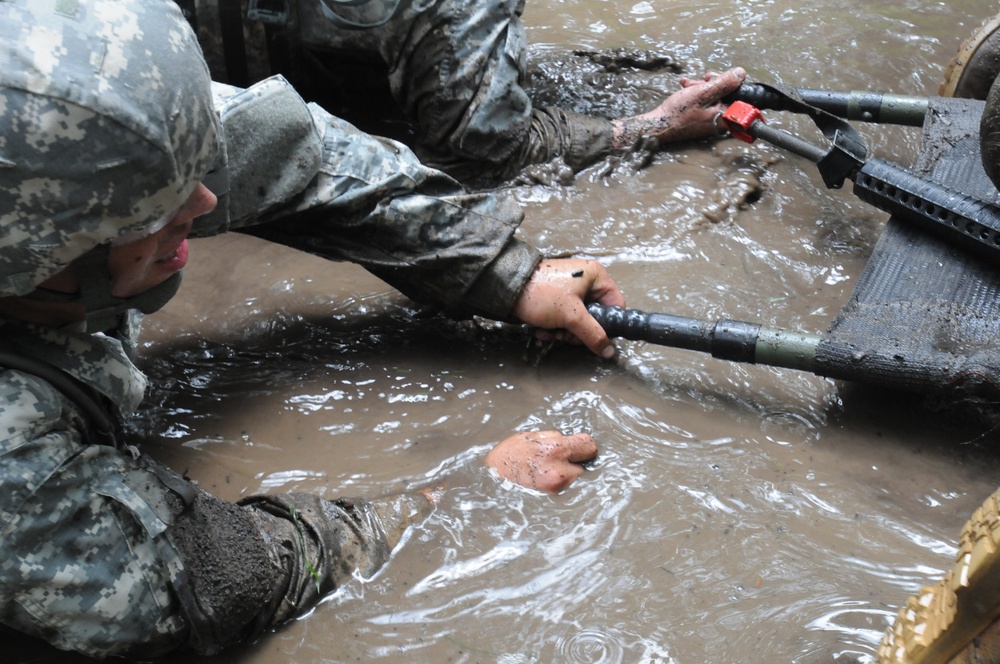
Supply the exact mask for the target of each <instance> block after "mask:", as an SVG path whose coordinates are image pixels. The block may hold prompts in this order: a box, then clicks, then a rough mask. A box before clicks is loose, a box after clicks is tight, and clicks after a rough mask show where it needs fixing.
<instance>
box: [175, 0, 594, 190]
mask: <svg viewBox="0 0 1000 664" xmlns="http://www.w3.org/2000/svg"><path fill="white" fill-rule="evenodd" d="M178 1H179V3H180V4H182V5H184V6H186V7H187V8H188V10H189V13H190V16H189V18H190V19H191V20H192V22H193V23H194V24H195V25H197V28H198V30H197V32H198V39H199V41H200V42H201V44H202V47H203V48H204V50H205V55H206V59H207V60H208V63H209V66H210V68H211V71H212V75H213V78H215V80H218V81H224V82H229V83H235V84H239V85H246V84H248V83H252V82H254V81H258V80H260V79H261V78H263V77H265V76H268V75H270V74H274V73H280V74H282V75H284V76H285V77H286V78H288V79H289V80H290V81H291V82H292V83H293V85H295V87H296V88H298V89H300V90H302V91H303V92H304V94H305V95H306V96H308V97H309V98H311V99H315V100H316V101H317V102H319V103H320V104H322V105H324V106H326V107H327V108H330V109H337V108H341V107H347V108H348V110H350V107H351V106H355V107H357V106H358V105H359V104H363V103H364V100H363V99H357V98H348V99H344V91H343V90H341V87H342V84H343V83H345V82H348V84H349V85H350V84H351V83H350V82H351V81H352V78H354V77H366V76H369V75H370V74H371V69H370V68H369V67H366V66H364V65H365V63H366V62H377V63H379V64H380V65H381V66H382V67H383V68H384V69H385V70H387V77H388V84H389V87H390V88H391V92H392V96H393V98H394V99H395V101H396V103H397V104H398V106H399V109H400V110H401V111H402V113H403V115H404V116H405V117H406V118H408V119H409V120H410V121H411V122H412V123H413V124H414V126H415V130H416V137H415V138H416V140H415V142H414V148H415V149H416V151H417V152H418V154H419V155H420V157H421V159H422V160H423V161H424V162H425V163H427V164H429V165H432V166H434V167H436V168H440V169H442V170H444V171H446V172H448V173H450V174H452V175H453V176H455V177H459V178H461V179H483V178H486V179H493V180H496V179H504V178H509V177H510V176H512V175H514V174H516V173H517V172H518V171H520V170H521V169H523V168H524V167H525V166H528V165H530V164H536V163H542V162H548V161H550V160H552V159H554V158H557V157H561V158H562V159H563V160H564V161H565V162H566V163H567V164H569V165H570V166H572V167H573V168H582V167H584V166H586V165H588V164H590V163H592V162H594V161H595V160H597V159H599V158H600V157H602V156H604V155H606V154H608V153H609V152H610V151H611V148H612V127H611V123H610V122H609V121H608V120H606V119H603V118H596V117H590V116H585V115H580V114H576V113H570V112H568V111H565V110H562V109H559V108H555V107H544V108H537V107H535V106H534V105H533V104H532V101H531V99H530V98H529V96H528V94H527V92H526V90H525V89H524V87H523V83H524V79H525V55H526V52H527V38H526V36H525V29H524V25H523V23H522V21H521V12H522V11H523V9H524V0H492V1H489V2H485V1H484V0H433V1H430V2H423V1H420V2H415V1H412V0H369V2H366V3H357V4H356V5H354V6H348V5H347V3H339V4H338V3H334V2H323V0H284V1H282V2H272V3H268V6H269V7H270V6H273V7H280V8H282V9H283V10H287V12H284V11H283V12H265V13H261V12H258V13H257V14H250V13H249V12H248V11H247V12H243V13H239V12H222V11H220V0H178ZM223 4H224V3H223ZM261 4H263V3H261ZM243 6H244V7H246V3H244V5H243ZM394 10H395V13H394V14H393V11H394ZM234 13H235V14H236V15H235V17H234V16H233V14H234ZM390 16H391V18H390V19H389V20H388V21H385V19H386V18H387V17H390ZM240 20H242V22H243V24H242V25H233V22H234V21H240ZM383 21H384V23H383ZM348 24H355V25H370V26H374V27H369V28H365V29H358V28H351V27H349V26H348ZM265 33H266V34H265ZM356 110H359V111H360V112H361V113H364V112H367V109H356ZM371 110H372V111H373V112H382V113H386V112H387V109H385V108H382V109H378V108H374V109H371Z"/></svg>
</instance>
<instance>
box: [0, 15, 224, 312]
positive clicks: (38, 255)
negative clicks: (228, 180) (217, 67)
mask: <svg viewBox="0 0 1000 664" xmlns="http://www.w3.org/2000/svg"><path fill="white" fill-rule="evenodd" d="M219 135H220V130H219V126H218V117H217V115H216V113H215V110H214V109H213V107H212V95H211V89H210V79H209V74H208V69H207V67H206V65H205V63H204V60H203V58H202V56H201V50H200V49H199V47H198V44H197V42H196V40H195V37H194V34H193V33H192V32H191V30H190V28H189V27H188V25H187V23H186V22H185V20H184V18H183V16H182V15H181V13H180V11H179V10H178V8H177V6H176V5H175V4H174V3H173V2H171V1H169V0H5V1H3V2H0V296H4V295H23V294H25V293H28V292H30V291H32V290H33V289H34V288H35V287H36V286H37V285H38V284H39V283H41V282H42V281H44V280H45V279H47V278H48V277H50V276H51V275H53V274H55V273H56V272H58V271H59V270H61V269H63V268H64V267H65V266H66V265H68V264H69V263H70V262H71V261H73V260H74V259H76V258H78V257H80V256H82V255H83V254H84V253H86V252H87V251H89V250H90V249H91V248H93V247H95V246H97V245H100V244H105V243H109V242H112V241H114V240H115V239H117V238H122V239H124V240H127V239H128V237H129V236H130V235H132V234H135V235H137V236H141V235H142V234H146V233H150V232H153V231H155V230H156V229H157V228H159V227H160V226H162V225H163V224H165V223H166V221H168V220H169V218H170V217H171V216H172V215H173V213H174V212H175V211H176V210H177V209H178V208H179V207H180V205H181V203H183V202H184V201H185V200H186V199H187V198H188V196H189V195H190V194H191V192H192V191H193V190H194V188H195V187H196V186H197V184H198V183H199V182H200V181H201V179H202V178H203V177H204V176H205V174H206V173H207V172H208V169H209V166H210V165H211V164H212V162H213V160H214V157H215V154H216V152H217V150H218V143H219Z"/></svg>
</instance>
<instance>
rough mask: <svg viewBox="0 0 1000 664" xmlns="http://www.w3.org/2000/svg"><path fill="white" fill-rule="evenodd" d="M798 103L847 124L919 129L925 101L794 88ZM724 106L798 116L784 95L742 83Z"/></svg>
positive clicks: (923, 99)
mask: <svg viewBox="0 0 1000 664" xmlns="http://www.w3.org/2000/svg"><path fill="white" fill-rule="evenodd" d="M790 92H791V93H794V94H795V95H797V96H798V98H799V99H798V101H800V102H804V103H805V104H807V105H809V106H812V107H814V108H818V109H820V110H823V111H826V112H827V113H830V114H831V115H836V116H837V117H841V118H845V119H847V120H859V121H862V122H875V123H885V124H897V125H905V126H909V127H921V126H923V124H924V117H925V116H926V115H927V107H928V105H929V103H930V102H929V99H928V98H927V97H912V96H907V95H895V94H888V93H882V92H864V91H860V90H853V91H851V92H831V91H828V90H811V89H808V88H794V89H793V90H791V91H790ZM722 101H723V102H725V103H727V104H731V103H732V102H734V101H744V102H746V103H748V104H750V105H751V106H756V107H757V108H759V109H768V110H772V111H793V112H798V110H799V109H798V108H797V105H796V104H795V103H794V101H793V100H792V99H791V98H790V97H789V95H787V94H782V93H780V92H778V91H776V90H775V89H773V88H771V87H769V86H766V85H761V84H759V83H744V84H743V85H741V86H740V87H739V89H737V90H736V91H735V92H733V93H732V94H730V95H728V96H726V97H724V98H723V100H722Z"/></svg>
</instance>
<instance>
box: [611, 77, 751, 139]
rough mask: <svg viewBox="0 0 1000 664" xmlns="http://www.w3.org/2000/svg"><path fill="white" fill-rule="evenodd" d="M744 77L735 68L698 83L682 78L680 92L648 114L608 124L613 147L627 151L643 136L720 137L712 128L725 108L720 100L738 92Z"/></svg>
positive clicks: (665, 137)
mask: <svg viewBox="0 0 1000 664" xmlns="http://www.w3.org/2000/svg"><path fill="white" fill-rule="evenodd" d="M746 75H747V73H746V71H744V70H743V68H742V67H735V68H733V69H730V70H728V71H725V72H723V73H721V74H715V73H709V74H706V75H705V77H704V78H703V79H700V80H699V79H691V78H682V79H681V89H680V90H679V91H677V92H675V93H674V94H672V95H670V96H669V97H667V99H666V100H664V101H663V103H662V104H660V105H659V106H657V107H656V108H655V109H653V110H652V111H650V112H649V113H643V114H642V115H636V116H633V117H629V118H622V119H620V120H614V121H612V125H613V126H614V132H615V137H614V146H615V147H616V148H625V147H628V146H630V145H633V144H635V143H636V141H638V140H639V139H640V138H642V137H643V136H650V137H655V138H658V139H659V140H661V141H664V142H672V141H690V140H697V139H699V138H707V137H710V136H717V135H719V134H720V133H724V131H723V130H721V129H720V128H719V127H718V125H717V124H716V123H717V116H718V114H719V112H720V111H724V110H725V108H726V105H725V104H724V103H722V101H721V99H722V98H723V97H725V96H726V95H728V94H729V93H731V92H734V91H735V90H736V89H737V88H739V87H740V85H742V84H743V80H744V79H745V78H746Z"/></svg>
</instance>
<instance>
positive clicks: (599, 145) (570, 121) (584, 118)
mask: <svg viewBox="0 0 1000 664" xmlns="http://www.w3.org/2000/svg"><path fill="white" fill-rule="evenodd" d="M528 131H529V134H528V140H527V141H526V144H525V154H524V160H523V163H524V165H528V164H538V163H544V162H547V161H550V160H551V159H554V158H555V157H558V156H562V158H563V160H564V161H565V162H566V164H567V165H569V166H570V167H571V168H572V169H573V170H580V169H582V168H585V167H587V166H589V165H590V164H592V163H594V162H595V161H597V160H598V159H600V158H601V157H604V156H605V155H607V154H609V153H610V152H611V151H612V149H613V145H612V143H613V139H614V129H613V127H612V125H611V121H610V120H607V119H605V118H598V117H594V116H591V115H583V114H581V113H572V112H570V111H565V110H563V109H561V108H556V107H554V106H545V107H543V108H536V109H535V110H534V111H533V112H532V115H531V127H530V128H529V130H528Z"/></svg>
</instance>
